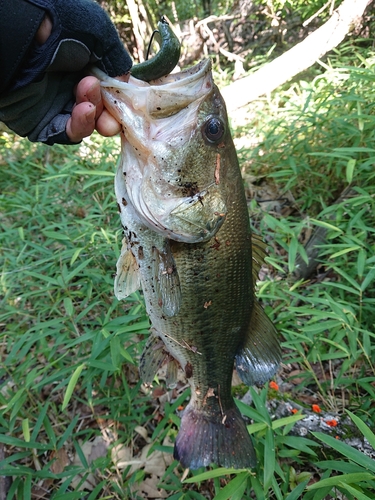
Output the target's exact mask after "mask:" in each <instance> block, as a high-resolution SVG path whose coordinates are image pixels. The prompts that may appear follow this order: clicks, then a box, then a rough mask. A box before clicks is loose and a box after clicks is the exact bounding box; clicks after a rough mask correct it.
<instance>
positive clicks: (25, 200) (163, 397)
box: [0, 56, 375, 500]
mask: <svg viewBox="0 0 375 500" xmlns="http://www.w3.org/2000/svg"><path fill="white" fill-rule="evenodd" d="M346 57H347V56H346ZM369 61H370V60H369ZM349 62H350V61H349V60H348V61H347V64H346V66H349ZM354 63H355V64H356V65H357V67H356V68H355V69H351V68H350V67H348V68H345V69H341V70H340V71H334V70H329V71H328V72H327V73H325V75H324V76H321V77H319V78H315V79H314V80H311V81H310V82H301V83H300V84H296V83H295V84H293V85H292V86H289V87H287V88H285V90H283V91H279V92H277V93H275V94H274V96H272V97H270V98H269V99H264V100H261V101H260V102H258V103H257V104H256V105H254V107H253V109H255V110H256V112H254V113H253V114H252V115H251V116H253V120H252V121H251V122H250V123H248V125H247V127H245V128H243V129H239V128H237V129H236V130H235V131H234V133H235V135H236V136H242V137H245V138H246V137H251V148H249V149H248V150H246V149H242V150H241V151H239V157H240V160H241V166H242V168H243V172H244V177H245V179H250V178H251V179H252V180H253V181H254V179H255V182H256V180H257V178H259V177H261V176H265V175H266V176H267V178H268V181H267V182H271V181H270V179H271V178H272V183H273V185H275V186H276V190H277V191H278V192H279V193H280V194H281V196H284V195H285V193H286V192H287V191H289V192H290V193H291V194H292V197H294V200H295V205H294V206H293V207H290V210H289V212H288V213H287V215H286V216H282V215H280V213H277V212H275V211H271V212H265V211H264V210H263V209H262V208H261V207H262V206H263V204H262V203H260V204H258V203H257V202H256V201H255V200H253V201H250V200H249V202H250V203H249V204H250V211H251V215H252V224H253V226H254V228H255V230H256V231H259V232H260V233H261V234H262V236H263V237H264V238H265V240H266V241H267V242H268V244H269V257H268V269H267V270H266V272H264V273H263V278H262V281H261V282H259V284H258V289H259V296H260V298H261V299H262V301H263V304H264V306H265V308H266V311H267V313H268V314H269V315H270V316H271V317H272V319H273V321H274V322H275V324H276V326H277V328H278V330H279V332H280V338H281V341H282V343H283V348H284V362H285V366H287V367H290V366H292V367H294V370H295V371H296V372H298V377H297V375H294V376H295V377H297V378H298V382H297V383H295V384H294V388H293V390H290V391H289V392H286V393H281V394H272V391H270V390H269V389H268V387H265V388H263V389H262V390H251V395H252V399H253V403H252V404H251V405H248V404H245V403H243V402H239V406H240V409H241V411H242V412H243V414H244V415H245V416H246V418H248V422H249V424H250V425H249V431H250V433H251V434H252V435H253V436H254V440H255V443H256V451H257V456H258V465H257V468H256V469H255V470H254V471H231V470H222V469H218V468H216V467H213V468H212V469H211V468H210V469H209V470H208V471H206V470H204V469H201V470H198V471H194V473H193V474H191V473H190V475H189V479H188V481H187V482H182V473H183V471H182V469H181V468H180V467H179V466H178V464H177V462H176V461H174V460H173V459H172V456H171V452H172V445H173V441H174V438H175V436H176V433H177V428H178V425H179V413H178V412H179V410H180V409H181V407H182V406H183V405H184V404H185V403H186V401H187V399H188V397H189V391H188V389H187V388H186V386H185V385H184V383H183V382H181V383H180V385H179V386H178V388H177V389H176V390H174V391H169V392H167V391H166V390H165V389H164V386H163V383H162V381H161V383H160V384H157V383H156V382H155V385H154V387H153V388H152V389H147V388H146V387H145V386H143V385H142V384H141V382H140V381H139V376H138V370H137V362H138V359H139V354H140V352H141V350H142V346H143V344H144V340H145V338H146V336H147V332H148V328H149V322H148V318H147V315H146V312H145V307H144V303H143V299H142V296H141V294H140V293H136V294H133V295H132V296H131V297H130V298H129V299H127V300H125V301H123V302H121V303H119V302H118V301H117V300H116V299H115V297H114V294H113V275H114V272H115V265H116V260H117V257H118V255H119V251H120V246H121V238H122V235H121V227H120V224H119V219H118V214H117V207H116V202H115V198H114V193H113V177H114V172H115V168H116V164H117V161H118V151H119V140H118V138H116V139H103V138H101V137H99V136H93V138H92V139H90V140H86V141H84V142H83V143H82V144H81V145H79V146H76V147H63V146H55V147H53V148H48V147H44V146H42V145H32V144H30V143H29V142H27V141H26V140H23V139H18V138H16V137H14V136H13V135H12V134H6V133H5V134H3V135H1V136H0V220H1V227H2V231H1V233H0V298H1V309H0V361H1V364H0V447H2V448H3V450H4V451H5V452H6V457H5V459H4V460H3V461H2V462H0V468H1V470H0V475H6V476H9V477H12V479H13V483H12V485H11V487H10V490H9V495H8V498H9V499H11V498H17V499H22V500H23V499H28V498H51V499H59V498H64V499H70V498H88V499H90V500H94V499H104V498H111V499H112V498H118V499H123V498H132V499H133V498H134V499H138V498H140V499H142V498H147V496H145V495H146V493H145V491H148V492H149V494H150V495H152V493H150V492H151V491H153V490H152V488H157V489H159V491H162V492H165V493H163V494H165V495H166V496H169V498H172V499H183V498H184V499H190V498H191V499H201V500H202V499H205V498H216V499H217V500H225V499H227V498H232V499H238V500H240V499H250V498H257V500H261V499H264V500H267V499H285V500H293V499H295V500H298V499H300V498H303V499H304V500H310V499H314V500H315V499H319V498H321V499H323V498H340V497H339V495H341V494H343V495H346V496H345V498H348V499H352V498H353V499H354V498H361V499H362V498H363V499H364V498H374V495H373V493H372V492H373V491H374V478H373V477H372V476H373V475H374V465H373V460H371V458H364V457H363V456H362V455H363V454H362V455H361V454H358V453H361V452H359V451H358V453H356V452H355V451H357V450H355V451H353V449H352V448H351V447H350V446H349V445H346V446H347V447H346V446H344V443H342V446H341V447H340V445H339V444H338V445H337V446H336V447H334V446H332V443H331V446H332V447H331V448H325V449H324V451H322V449H321V440H322V439H323V437H322V436H321V435H315V436H312V435H308V436H306V437H300V436H294V435H292V434H291V430H292V429H293V425H294V423H295V422H297V421H298V420H299V419H300V418H301V416H300V414H296V415H293V414H291V415H289V416H287V417H282V418H276V419H272V417H271V416H270V413H269V406H268V403H267V402H268V399H269V396H270V395H272V397H276V398H279V399H280V400H283V399H288V398H289V399H290V398H291V399H292V400H293V401H295V402H296V403H299V407H308V404H307V403H306V402H305V401H306V400H303V396H306V394H308V395H311V396H314V398H316V399H317V401H319V404H320V405H321V407H322V409H323V411H330V412H334V413H337V415H340V416H344V415H345V414H346V413H345V411H346V410H350V411H352V413H350V414H349V415H350V418H351V419H352V420H353V427H355V426H357V427H358V429H357V430H358V433H359V434H363V435H365V436H366V437H367V439H368V440H369V442H370V444H372V446H373V445H374V444H373V443H374V441H373V439H374V438H373V435H372V434H371V432H369V431H368V430H367V428H366V427H364V425H365V424H364V423H363V421H366V422H367V423H368V424H369V426H370V428H371V426H373V425H374V420H375V414H374V404H373V401H374V397H375V389H374V386H375V373H374V366H375V352H374V345H375V343H374V335H375V285H374V281H375V257H374V254H375V237H374V220H375V218H374V214H375V175H374V172H375V170H374V163H375V155H374V152H375V145H374V144H375V142H374V130H375V114H374V108H373V70H372V65H371V64H370V63H368V64H367V63H365V62H361V63H358V60H354ZM242 144H245V145H246V140H244V141H242ZM349 184H351V185H352V188H353V190H352V193H351V196H350V197H349V198H348V199H345V200H344V201H341V202H340V203H338V204H336V205H333V204H332V203H333V201H335V200H336V199H337V198H338V197H339V195H340V193H341V192H342V191H343V190H344V189H345V188H346V187H347V186H348V185H349ZM247 189H248V190H249V186H247ZM319 225H320V226H323V227H325V228H326V229H327V233H326V236H327V239H326V240H325V241H323V242H322V243H321V254H320V261H321V264H320V268H319V270H318V272H317V273H315V275H313V276H312V278H310V279H308V280H296V278H295V276H294V274H293V273H294V272H295V269H296V262H297V260H298V258H299V257H298V256H299V255H302V257H305V255H304V253H303V244H304V243H305V239H306V238H305V236H306V234H310V232H311V231H312V230H314V228H315V227H317V226H319ZM319 370H320V372H321V373H323V376H321V375H319ZM285 373H287V372H285V371H283V372H282V376H283V377H286V378H287V374H285ZM161 380H162V377H161ZM281 382H283V381H282V380H281ZM284 382H288V383H289V382H290V381H289V380H285V381H284ZM353 414H354V417H353ZM354 424H355V425H354ZM337 432H338V431H337ZM335 433H336V430H334V431H333V432H332V436H333V438H335ZM340 436H342V437H343V436H344V435H343V434H342V433H341V434H340ZM93 443H94V444H93ZM94 445H95V446H94ZM90 446H91V447H93V446H94V449H95V453H94V452H92V448H90ZM0 450H1V448H0ZM158 453H159V454H158ZM151 463H152V464H153V466H155V467H156V469H151V468H148V467H150V464H151ZM145 464H148V465H145ZM155 470H156V471H157V472H155ZM316 471H320V477H321V479H322V481H321V482H319V481H318V482H316V483H313V482H311V483H309V481H310V480H311V478H312V475H313V474H316ZM203 473H205V475H202V474H203ZM337 473H340V474H342V476H340V482H339V483H336V482H334V481H333V480H332V479H331V477H332V476H333V475H334V474H337ZM353 474H357V475H353ZM317 479H319V477H318V478H317ZM324 481H325V482H324ZM314 484H315V485H314ZM147 488H148V489H147ZM147 494H148V493H147ZM38 495H39V496H38ZM43 495H44V496H43ZM151 498H152V496H151Z"/></svg>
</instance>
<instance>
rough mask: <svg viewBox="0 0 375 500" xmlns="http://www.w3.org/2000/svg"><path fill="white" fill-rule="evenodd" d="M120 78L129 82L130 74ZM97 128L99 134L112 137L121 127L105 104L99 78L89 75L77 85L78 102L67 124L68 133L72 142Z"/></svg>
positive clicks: (79, 139)
mask: <svg viewBox="0 0 375 500" xmlns="http://www.w3.org/2000/svg"><path fill="white" fill-rule="evenodd" d="M118 79H119V80H122V81H124V82H127V81H128V80H129V74H127V75H123V76H122V77H118ZM95 129H96V130H97V131H98V132H99V134H101V135H103V136H105V137H110V136H112V135H116V134H118V133H119V132H120V129H121V127H120V124H119V123H118V122H117V121H116V120H115V119H114V118H113V116H112V115H111V114H110V113H108V111H107V110H106V109H105V108H104V106H103V101H102V98H101V93H100V82H99V80H98V79H97V78H95V77H94V76H87V77H85V78H83V79H82V80H81V81H80V82H79V83H78V85H77V89H76V104H75V106H74V108H73V110H72V115H71V118H70V119H69V120H68V122H67V124H66V133H67V135H68V137H69V139H70V140H71V141H72V142H79V141H81V140H82V139H83V138H84V137H87V136H89V135H91V134H92V132H93V131H94V130H95Z"/></svg>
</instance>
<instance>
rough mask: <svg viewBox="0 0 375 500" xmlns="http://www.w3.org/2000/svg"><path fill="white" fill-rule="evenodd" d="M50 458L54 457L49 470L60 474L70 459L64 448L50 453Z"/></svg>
mask: <svg viewBox="0 0 375 500" xmlns="http://www.w3.org/2000/svg"><path fill="white" fill-rule="evenodd" d="M51 459H55V460H54V462H53V463H52V465H51V472H53V473H54V474H60V473H61V472H63V471H64V469H65V467H66V466H67V465H69V463H70V460H69V457H68V454H67V453H66V451H65V449H64V448H60V449H59V450H57V451H53V452H52V453H51Z"/></svg>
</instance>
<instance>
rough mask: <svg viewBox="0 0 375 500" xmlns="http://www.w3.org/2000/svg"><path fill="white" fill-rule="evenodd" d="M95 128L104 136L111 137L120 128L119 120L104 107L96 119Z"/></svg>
mask: <svg viewBox="0 0 375 500" xmlns="http://www.w3.org/2000/svg"><path fill="white" fill-rule="evenodd" d="M96 130H97V131H98V132H99V134H101V135H104V137H112V136H113V135H116V134H118V133H119V132H120V130H121V125H120V124H119V122H118V121H117V120H116V119H115V118H113V116H112V115H111V114H110V113H109V112H108V111H107V110H106V109H105V110H104V111H103V112H102V114H101V115H100V116H99V118H98V119H97V120H96Z"/></svg>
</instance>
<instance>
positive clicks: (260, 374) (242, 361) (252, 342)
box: [236, 301, 281, 385]
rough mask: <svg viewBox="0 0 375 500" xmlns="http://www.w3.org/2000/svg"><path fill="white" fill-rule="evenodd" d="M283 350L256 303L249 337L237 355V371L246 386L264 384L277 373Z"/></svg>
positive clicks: (268, 321)
mask: <svg viewBox="0 0 375 500" xmlns="http://www.w3.org/2000/svg"><path fill="white" fill-rule="evenodd" d="M280 361H281V349H280V344H279V342H278V340H277V331H276V329H275V327H274V325H273V324H272V322H271V320H270V319H269V318H268V316H267V315H266V313H265V312H264V311H263V309H262V307H261V306H260V304H259V303H258V302H257V301H255V303H254V306H253V312H252V316H251V321H250V325H249V329H248V332H247V336H246V338H245V341H244V344H243V346H242V348H241V350H240V351H239V352H238V354H237V355H236V369H237V372H238V375H239V376H240V377H241V380H242V381H243V382H244V383H245V384H246V385H257V384H264V383H265V382H267V380H269V379H270V378H271V377H272V376H273V375H274V374H275V373H276V371H277V369H278V366H279V364H280Z"/></svg>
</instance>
